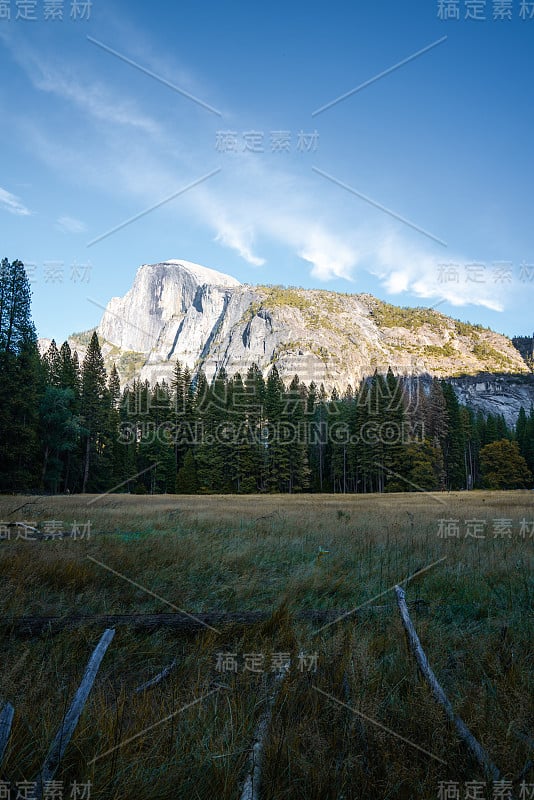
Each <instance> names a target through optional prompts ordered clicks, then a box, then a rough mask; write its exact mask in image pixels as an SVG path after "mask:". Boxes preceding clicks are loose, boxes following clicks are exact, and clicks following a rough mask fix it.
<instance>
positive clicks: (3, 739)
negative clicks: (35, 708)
mask: <svg viewBox="0 0 534 800" xmlns="http://www.w3.org/2000/svg"><path fill="white" fill-rule="evenodd" d="M14 715H15V709H14V708H13V706H12V705H11V703H6V704H5V706H4V707H3V709H2V712H1V713H0V767H1V766H2V761H3V760H4V756H5V754H6V750H7V743H8V742H9V735H10V733H11V724H12V722H13V717H14Z"/></svg>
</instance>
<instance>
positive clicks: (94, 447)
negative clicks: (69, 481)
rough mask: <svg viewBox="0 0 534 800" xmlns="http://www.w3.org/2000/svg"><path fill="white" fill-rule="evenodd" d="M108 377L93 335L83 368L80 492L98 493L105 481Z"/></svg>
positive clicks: (94, 334) (96, 340)
mask: <svg viewBox="0 0 534 800" xmlns="http://www.w3.org/2000/svg"><path fill="white" fill-rule="evenodd" d="M106 383H107V374H106V368H105V366H104V359H103V357H102V352H101V350H100V343H99V341H98V336H97V334H96V331H94V332H93V335H92V336H91V341H90V342H89V346H88V348H87V352H86V354H85V358H84V360H83V365H82V386H81V415H82V424H83V427H84V432H83V436H84V450H85V452H84V467H83V481H82V492H83V493H85V492H86V491H88V489H91V488H92V489H95V490H97V491H98V490H100V488H101V486H102V483H103V481H104V480H105V470H104V467H105V465H104V463H103V461H104V457H105V453H104V447H105V441H104V439H105V436H104V432H105V431H106V423H107V421H108V418H109V415H108V409H109V393H108V391H107V387H106Z"/></svg>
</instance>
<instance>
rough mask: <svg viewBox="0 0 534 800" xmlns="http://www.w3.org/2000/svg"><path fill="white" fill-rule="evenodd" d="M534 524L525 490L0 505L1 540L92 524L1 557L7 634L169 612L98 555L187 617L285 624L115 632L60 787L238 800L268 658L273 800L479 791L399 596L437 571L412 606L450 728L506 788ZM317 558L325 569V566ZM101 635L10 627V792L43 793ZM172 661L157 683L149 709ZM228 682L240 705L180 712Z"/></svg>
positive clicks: (525, 651)
mask: <svg viewBox="0 0 534 800" xmlns="http://www.w3.org/2000/svg"><path fill="white" fill-rule="evenodd" d="M24 503H28V505H26V506H25V507H24V508H22V509H20V510H19V511H17V512H16V513H15V514H11V512H12V511H13V510H14V509H16V508H17V507H18V506H21V505H22V504H24ZM495 518H497V519H504V518H507V519H511V520H512V521H513V526H512V536H511V537H510V538H508V537H505V538H494V536H493V530H492V524H491V521H492V520H493V519H495ZM440 519H458V520H459V521H460V526H461V530H462V537H461V538H459V539H442V538H439V537H438V527H439V520H440ZM468 519H484V520H488V527H487V530H486V538H485V539H472V538H468V539H466V538H465V536H464V533H465V525H464V521H465V520H468ZM522 519H527V520H530V521H531V522H534V505H533V502H532V493H529V492H499V493H497V492H496V493H488V492H472V493H465V492H459V493H450V494H447V493H439V494H435V495H432V496H430V495H419V494H399V495H380V496H379V495H367V496H366V495H357V496H342V495H327V496H317V495H315V496H312V495H309V496H305V495H301V496H283V497H282V496H278V495H272V496H252V497H251V496H244V497H236V496H228V495H224V496H206V497H183V496H154V497H150V498H147V497H137V496H128V495H107V496H104V497H101V498H95V497H91V496H71V497H27V498H21V497H1V498H0V522H2V521H14V520H26V521H28V522H32V523H37V524H38V525H42V524H43V522H45V521H47V520H58V521H62V522H63V524H64V528H65V529H66V530H69V529H70V527H71V525H72V523H73V521H74V520H76V521H77V523H82V524H83V523H85V522H87V521H88V520H90V521H91V537H90V538H89V539H88V540H87V539H85V540H81V541H74V540H70V539H65V540H63V541H43V542H31V541H15V540H11V541H2V542H0V577H1V582H0V602H1V604H2V611H3V617H4V618H6V617H7V618H9V617H12V616H18V615H22V614H39V615H48V614H49V615H62V614H69V613H126V612H128V613H134V612H158V611H162V612H164V611H170V610H172V609H171V608H169V606H168V605H166V604H165V603H163V602H162V601H160V600H158V599H156V598H155V597H153V596H152V595H150V594H148V593H147V592H145V591H143V589H140V588H139V587H138V586H134V585H133V584H132V583H129V582H128V581H127V580H126V579H123V578H121V577H118V576H116V575H114V574H111V573H110V572H108V571H106V570H105V569H103V568H102V567H100V566H98V565H97V564H95V563H94V562H92V561H91V560H89V558H88V556H90V557H91V558H94V559H96V560H98V561H100V562H102V563H104V564H107V565H108V566H109V567H111V568H112V569H114V570H116V571H117V572H120V573H121V574H122V575H124V576H125V578H129V579H131V580H132V581H135V582H136V583H137V584H139V585H140V586H142V587H146V588H147V589H149V590H151V591H152V592H154V593H156V594H158V595H160V596H161V597H162V598H165V599H167V600H168V601H169V603H172V604H173V605H174V606H176V607H180V608H183V609H185V610H187V611H189V612H191V613H195V612H200V611H209V610H217V611H221V610H228V611H236V610H243V609H251V610H252V609H261V610H267V611H272V612H273V617H272V618H271V620H270V621H268V622H267V623H264V624H262V625H258V626H256V627H254V628H251V629H248V630H245V631H243V630H232V629H225V630H224V632H223V633H222V634H221V635H217V634H216V633H214V632H211V631H206V633H204V634H201V635H197V636H196V637H185V636H183V635H179V634H177V633H173V632H170V631H168V630H167V631H165V630H159V631H157V632H156V633H152V634H148V633H143V634H139V633H136V632H135V631H133V630H131V629H128V628H118V629H117V632H116V636H115V639H114V641H113V643H112V644H111V646H110V648H109V650H108V652H107V654H106V656H105V658H104V661H103V664H102V667H101V670H100V673H99V675H98V677H97V680H96V683H95V688H94V690H93V693H92V694H91V697H90V699H89V702H88V705H87V707H86V710H85V711H84V714H83V716H82V719H81V721H80V725H79V727H78V730H77V731H76V734H75V736H74V738H73V740H72V742H71V744H70V745H69V748H68V750H67V753H66V755H65V758H64V760H63V762H62V765H61V768H60V770H59V773H58V776H57V777H58V779H60V780H64V781H65V785H66V786H67V785H68V784H69V782H70V781H72V780H77V781H87V780H90V781H91V782H92V785H93V787H92V792H91V796H92V797H94V798H102V799H103V800H104V799H105V800H109V799H111V798H117V799H118V798H130V797H131V798H138V797H143V798H144V797H147V798H158V800H159V798H162V800H164V799H165V798H167V797H168V798H171V797H172V798H176V797H179V798H182V797H183V798H188V799H189V798H202V799H204V798H223V800H229V798H237V797H238V796H239V793H238V788H239V785H240V781H242V779H243V777H244V770H245V769H246V764H247V755H248V753H247V750H248V748H249V747H250V744H251V741H252V736H253V731H254V727H255V725H256V723H257V720H258V718H259V715H260V714H261V711H262V709H263V708H264V704H265V701H266V698H267V696H268V683H269V679H270V675H269V665H270V659H271V656H272V654H273V653H277V652H290V653H291V655H292V669H291V671H290V673H289V676H288V678H287V680H286V682H285V683H284V685H283V687H282V689H281V691H280V694H279V696H278V699H277V702H276V706H275V713H274V717H273V722H272V726H271V730H270V736H269V740H268V743H267V752H266V765H265V786H264V792H263V796H264V797H265V798H269V799H270V800H274V798H276V799H277V800H280V798H301V797H305V798H312V799H315V798H317V800H319V799H320V798H330V797H331V798H337V799H338V800H339V799H340V798H345V799H346V800H348V798H369V797H376V798H382V797H383V798H386V797H387V798H403V799H404V798H406V800H408V798H435V797H437V795H438V782H439V781H458V782H464V781H467V780H483V776H482V775H480V773H479V771H478V769H477V767H476V765H475V764H473V763H472V761H470V759H469V757H468V756H467V754H466V753H465V750H464V749H463V748H462V746H461V745H460V744H459V743H458V740H457V737H456V736H455V734H454V732H453V731H452V730H450V728H449V727H448V726H447V725H446V724H445V721H444V717H443V714H442V713H441V711H440V710H439V709H438V708H437V707H436V705H435V703H434V701H433V699H432V697H431V696H430V694H429V691H428V689H427V688H426V686H425V685H424V684H422V683H421V682H420V681H419V679H418V676H417V672H416V669H415V667H414V664H413V661H412V659H411V658H410V657H409V655H408V654H407V652H406V646H405V642H404V636H403V630H402V626H401V623H400V619H399V618H398V614H397V611H396V607H395V604H394V596H393V592H392V591H391V590H390V587H392V586H393V585H394V584H395V583H398V582H400V581H402V580H403V579H404V578H405V577H406V576H408V575H411V574H412V573H414V572H415V571H417V570H418V569H421V568H423V567H425V566H427V565H428V564H431V563H433V562H435V561H437V560H438V559H440V558H442V557H443V556H446V561H444V562H442V563H440V564H439V565H437V566H435V567H434V568H432V569H429V570H428V571H427V572H425V573H423V574H421V575H420V576H418V577H416V578H415V579H414V580H413V581H411V582H410V583H409V584H408V589H407V597H408V600H413V599H416V598H419V599H424V600H426V601H427V602H428V603H429V607H428V609H427V610H420V611H417V612H413V618H414V621H415V624H416V626H417V629H418V632H419V636H420V638H421V642H422V644H423V646H424V648H425V650H426V653H427V655H428V658H429V660H430V663H431V665H432V667H433V668H434V671H435V672H436V675H437V676H438V679H439V680H440V681H441V682H442V684H443V686H444V688H445V690H446V691H447V693H448V694H449V697H450V699H451V701H452V703H453V705H454V707H455V710H456V711H457V712H458V713H459V714H461V715H462V716H463V718H464V720H465V721H466V723H467V724H468V726H469V727H470V728H471V730H472V732H473V733H474V734H475V735H476V736H477V737H478V738H479V739H480V741H481V742H482V743H483V745H484V747H485V748H487V750H488V752H489V753H490V755H491V758H492V760H493V761H494V762H495V763H497V764H498V765H499V767H500V768H501V770H502V771H503V773H504V774H505V775H506V776H507V777H509V778H512V777H513V776H516V775H517V774H518V773H519V772H520V771H521V770H522V768H523V766H524V764H525V762H526V760H527V756H528V748H527V745H526V744H523V743H521V742H520V741H519V740H518V739H517V738H515V736H514V734H513V730H514V729H518V730H520V731H523V732H525V733H529V734H530V735H532V734H533V731H532V719H534V713H533V712H534V707H533V702H532V698H533V697H534V692H533V691H532V688H533V687H532V674H533V673H532V669H533V660H534V659H533V653H532V644H531V643H532V627H533V626H532V596H533V584H532V553H533V549H534V539H528V538H521V537H520V536H519V527H520V521H521V520H522ZM319 548H323V549H324V550H328V551H329V552H328V553H325V554H324V555H323V556H320V557H319V555H318V552H319ZM376 595H381V596H380V597H379V598H378V599H376V600H374V601H373V602H372V605H382V606H383V608H382V609H381V610H373V611H372V610H369V609H362V611H361V612H360V613H358V614H355V615H353V616H351V617H349V618H347V619H345V620H343V621H340V622H339V623H338V624H336V625H334V626H331V627H329V628H327V629H325V630H323V631H321V632H320V633H319V634H314V631H313V630H312V629H311V628H309V627H308V626H306V625H304V624H297V623H295V622H294V621H293V620H292V618H291V613H292V612H293V611H297V610H300V609H303V608H344V609H350V608H354V607H355V606H357V605H360V604H362V603H365V602H366V601H368V600H370V599H371V598H373V597H375V596H376ZM101 632H102V631H101V630H98V629H96V628H95V627H94V626H91V625H87V626H83V627H80V628H78V629H76V630H70V631H64V632H62V633H60V634H58V635H56V636H42V637H39V638H34V639H29V640H28V639H20V638H16V637H14V636H9V634H8V632H6V631H5V629H4V634H3V636H4V640H3V641H2V656H3V658H2V665H3V668H2V670H1V672H0V700H8V701H10V702H11V703H12V704H13V705H14V706H15V711H16V716H15V723H14V730H13V734H12V740H11V746H10V750H9V753H8V757H7V759H6V761H5V762H4V764H3V765H2V767H0V778H4V779H9V780H10V781H13V782H14V781H21V780H23V779H26V780H30V779H32V778H33V777H34V776H35V774H36V773H37V771H38V768H39V765H40V764H41V763H42V760H43V758H44V755H45V754H46V751H47V749H48V746H49V744H50V741H51V740H52V737H53V736H54V734H55V732H56V729H57V727H58V725H59V724H60V722H61V718H62V715H63V714H64V712H65V710H66V708H67V706H68V703H69V701H70V699H71V697H72V695H73V693H74V691H75V689H76V687H77V684H78V683H79V680H80V678H81V675H82V674H83V670H84V668H85V664H86V662H87V659H88V657H89V655H90V653H91V651H92V649H93V647H94V646H95V645H96V643H97V641H98V639H99V636H100V634H101ZM301 650H302V651H306V652H307V653H313V652H317V653H318V669H317V672H316V673H313V672H308V671H306V669H303V670H299V668H298V653H299V652H300V651H301ZM220 652H234V653H237V654H238V660H239V671H238V672H237V674H233V673H228V672H227V673H221V672H219V671H217V669H216V659H217V653H220ZM246 653H262V654H263V655H264V658H265V665H266V668H267V669H266V672H265V673H264V674H254V673H252V672H250V671H244V670H243V657H244V654H246ZM174 658H177V667H176V669H175V671H174V672H173V673H172V674H171V676H170V677H169V678H168V679H167V680H166V681H165V682H164V683H162V684H161V685H159V686H157V687H155V688H154V689H153V690H151V691H150V692H147V693H145V694H143V695H135V694H134V689H135V687H136V686H138V685H139V684H141V683H143V682H144V681H146V680H148V679H149V678H150V677H152V676H153V675H155V674H156V673H157V672H159V671H160V670H161V669H162V668H163V667H164V666H165V665H167V664H169V663H170V662H171V661H172V660H173V659H174ZM344 678H345V680H344ZM216 682H219V683H222V684H225V685H227V686H228V688H226V689H219V690H218V691H217V692H216V693H213V694H211V695H209V697H207V699H204V700H201V701H200V702H198V703H197V704H195V705H189V707H188V708H184V710H183V711H179V710H180V709H182V708H183V707H185V706H187V705H188V704H191V703H192V702H193V701H194V700H195V699H198V698H201V697H203V696H204V695H205V694H207V693H208V692H210V691H211V690H213V688H214V685H215V683H216ZM317 689H320V690H321V691H322V692H326V693H327V694H328V695H331V697H332V698H334V699H328V698H327V697H325V696H324V694H321V693H319V692H318V691H317ZM335 699H337V700H339V701H341V702H343V703H347V704H348V705H349V706H350V707H351V708H353V709H356V710H357V711H360V712H361V713H363V714H365V715H366V716H367V717H369V718H372V719H374V720H377V721H378V722H380V723H381V724H382V725H385V726H387V727H389V728H391V729H393V730H394V731H396V732H398V734H399V736H402V737H403V738H404V739H406V740H408V741H403V740H402V739H400V738H397V737H394V736H392V735H391V734H388V733H386V732H385V731H384V730H382V729H380V728H379V727H377V726H375V725H373V724H372V723H371V722H369V721H367V720H365V719H363V718H362V717H360V716H359V715H358V714H355V713H353V712H352V711H350V710H349V709H347V708H346V707H344V706H342V705H339V704H337V703H336V702H335ZM176 712H179V713H176ZM171 715H173V716H171ZM165 717H169V719H167V721H165V722H164V723H163V724H161V725H159V726H158V727H156V728H153V729H152V730H151V731H149V732H148V733H147V734H145V735H143V736H141V737H139V738H136V739H134V740H133V741H131V742H130V743H128V744H123V745H122V746H121V747H119V748H118V749H116V750H115V751H114V752H113V753H111V754H110V755H108V756H106V757H104V758H101V759H99V760H97V761H96V762H95V763H92V764H91V763H90V762H91V761H92V759H94V758H95V757H97V756H98V755H99V754H102V753H104V752H105V751H106V750H109V749H110V748H113V747H115V746H116V745H118V744H120V743H124V742H125V741H126V740H127V739H129V738H130V737H133V736H135V735H136V734H137V733H139V732H141V731H143V730H144V729H146V728H147V727H148V726H150V725H153V724H154V723H156V722H158V721H160V720H162V719H164V718H165ZM409 742H413V743H415V744H417V745H419V746H420V747H423V748H424V749H426V750H428V751H429V752H430V753H433V754H435V755H437V756H439V757H440V758H442V759H443V760H445V761H446V762H447V765H446V766H445V765H443V764H441V763H439V762H438V761H436V760H434V759H432V758H431V757H430V756H428V755H424V754H423V753H421V752H419V751H418V750H416V749H415V748H414V747H412V746H411V745H410V744H409ZM527 780H530V781H532V782H534V775H533V774H532V773H531V775H530V776H529V777H527ZM486 794H488V796H490V794H491V792H490V790H489V789H488V790H487V792H486Z"/></svg>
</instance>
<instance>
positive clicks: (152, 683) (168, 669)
mask: <svg viewBox="0 0 534 800" xmlns="http://www.w3.org/2000/svg"><path fill="white" fill-rule="evenodd" d="M176 664H177V661H176V659H174V661H173V662H172V664H169V666H168V667H165V669H163V670H162V671H161V672H159V673H158V674H157V675H155V676H154V677H153V678H151V679H150V680H149V681H147V682H146V683H142V684H141V686H138V687H137V689H136V690H135V693H136V694H138V693H139V692H146V690H147V689H152V687H153V686H156V685H157V684H158V683H161V681H164V680H165V678H167V677H168V676H169V675H170V674H171V672H172V671H173V669H174V668H175V666H176Z"/></svg>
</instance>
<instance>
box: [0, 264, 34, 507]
mask: <svg viewBox="0 0 534 800" xmlns="http://www.w3.org/2000/svg"><path fill="white" fill-rule="evenodd" d="M30 299H31V292H30V285H29V281H28V278H27V276H26V272H25V269H24V265H23V264H22V262H21V261H14V262H13V263H9V261H8V260H7V259H6V258H4V259H3V260H2V262H1V263H0V375H1V376H2V379H1V381H0V490H7V491H22V490H27V489H30V488H35V487H37V486H38V484H39V479H40V463H39V456H38V454H39V444H38V426H39V401H40V397H41V395H42V393H43V392H44V389H45V380H44V374H43V369H42V362H41V359H40V357H39V352H38V349H37V336H36V333H35V328H34V325H33V321H32V319H31V313H30Z"/></svg>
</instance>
